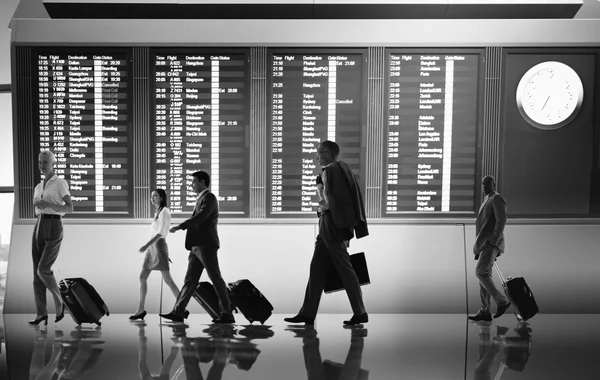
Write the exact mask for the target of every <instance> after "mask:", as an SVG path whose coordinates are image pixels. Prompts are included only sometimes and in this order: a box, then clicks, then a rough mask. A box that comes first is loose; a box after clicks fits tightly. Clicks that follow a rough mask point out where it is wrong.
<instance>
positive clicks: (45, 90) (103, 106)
mask: <svg viewBox="0 0 600 380" xmlns="http://www.w3.org/2000/svg"><path fill="white" fill-rule="evenodd" d="M99 51H100V50H99ZM99 51H94V52H89V50H87V49H86V50H84V49H77V48H73V49H64V48H63V49H48V50H43V49H39V50H36V51H35V53H34V57H35V58H34V60H33V61H34V66H33V67H34V70H33V74H34V89H33V90H34V92H37V95H35V94H34V98H35V101H34V112H35V116H34V119H37V121H38V125H39V149H40V150H46V149H49V150H51V151H53V152H54V153H55V155H56V165H55V173H56V174H57V175H58V176H60V177H63V178H65V179H66V180H67V182H68V183H69V186H70V191H71V199H72V200H73V206H74V210H75V213H76V214H77V213H83V214H97V213H105V214H129V213H130V210H129V204H130V202H129V199H130V188H129V180H128V178H129V174H128V173H129V168H130V158H129V157H130V156H129V154H128V151H129V149H128V144H129V141H128V126H129V118H130V116H129V114H130V111H131V110H130V106H129V101H130V99H129V54H128V53H127V51H125V50H121V52H118V51H119V49H112V50H111V52H110V53H102V52H99ZM115 51H117V52H115ZM36 160H37V157H36Z"/></svg>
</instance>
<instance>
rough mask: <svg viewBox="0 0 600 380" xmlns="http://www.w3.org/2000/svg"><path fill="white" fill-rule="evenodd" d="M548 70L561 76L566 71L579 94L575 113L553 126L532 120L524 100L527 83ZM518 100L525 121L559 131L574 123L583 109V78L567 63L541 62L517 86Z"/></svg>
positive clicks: (524, 75) (542, 127) (539, 127)
mask: <svg viewBox="0 0 600 380" xmlns="http://www.w3.org/2000/svg"><path fill="white" fill-rule="evenodd" d="M547 69H554V70H555V71H558V72H562V73H561V74H563V73H565V70H566V75H568V76H570V77H572V79H573V86H574V89H573V91H574V92H575V93H576V94H577V103H576V104H575V107H574V108H573V111H572V112H571V113H570V114H569V116H567V117H566V118H565V119H564V120H561V121H559V122H557V123H553V124H543V123H540V122H538V121H536V120H534V119H532V118H531V117H530V116H529V115H528V114H527V112H526V111H525V109H524V107H523V99H524V97H525V96H526V94H525V88H526V86H527V83H528V82H529V80H530V79H531V77H533V76H534V75H535V74H537V73H538V72H539V71H541V70H547ZM563 75H564V74H563ZM516 100H517V109H518V110H519V113H520V114H521V116H522V117H523V119H525V121H527V122H528V123H529V124H530V125H532V126H534V127H535V128H538V129H541V130H545V131H549V130H555V129H559V128H562V127H564V126H565V125H567V124H569V123H570V122H571V121H573V119H575V117H576V116H577V114H578V113H579V110H580V109H581V106H582V104H583V83H582V81H581V78H580V77H579V75H578V74H577V72H576V71H575V70H574V69H573V68H572V67H571V66H569V65H567V64H565V63H562V62H558V61H546V62H541V63H538V64H536V65H535V66H533V67H531V68H530V69H529V70H527V72H526V73H525V74H523V76H522V77H521V79H520V81H519V85H518V86H517V91H516Z"/></svg>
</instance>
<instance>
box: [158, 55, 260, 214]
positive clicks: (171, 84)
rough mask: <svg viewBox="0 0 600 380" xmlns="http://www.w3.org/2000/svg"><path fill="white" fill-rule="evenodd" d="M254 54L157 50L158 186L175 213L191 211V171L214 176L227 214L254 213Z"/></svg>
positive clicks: (215, 188) (222, 210) (213, 188)
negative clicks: (250, 135) (250, 138)
mask: <svg viewBox="0 0 600 380" xmlns="http://www.w3.org/2000/svg"><path fill="white" fill-rule="evenodd" d="M248 70H249V69H248V56H247V54H245V53H243V52H235V53H212V52H211V53H201V52H200V53H199V52H173V51H168V52H163V51H162V50H161V51H157V52H155V54H154V89H153V91H154V93H153V94H152V98H153V100H154V102H153V103H154V104H153V106H152V107H153V117H154V122H155V128H156V129H155V131H156V136H155V138H154V148H155V162H156V164H155V166H154V168H155V169H154V170H155V185H156V187H159V188H163V189H165V190H166V192H167V194H168V198H169V201H168V206H169V208H170V210H171V212H174V213H191V212H192V211H193V210H194V206H195V204H196V194H195V193H194V192H193V191H192V188H191V174H192V173H194V172H195V171H198V170H203V171H205V172H207V173H208V174H209V176H210V180H211V182H210V185H209V187H210V190H211V191H212V192H213V193H214V194H215V195H216V196H217V199H218V200H219V212H220V214H230V215H239V216H243V215H247V214H248V201H247V198H248V180H247V178H248V159H247V158H246V157H247V149H246V147H247V139H246V134H247V129H248V126H249V96H248V93H249V83H248V77H249V73H248Z"/></svg>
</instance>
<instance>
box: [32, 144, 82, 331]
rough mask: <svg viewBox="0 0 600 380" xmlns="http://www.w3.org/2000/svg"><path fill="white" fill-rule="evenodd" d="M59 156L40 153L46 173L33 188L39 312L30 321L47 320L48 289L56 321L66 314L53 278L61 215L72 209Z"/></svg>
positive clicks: (34, 284) (35, 292) (34, 289)
mask: <svg viewBox="0 0 600 380" xmlns="http://www.w3.org/2000/svg"><path fill="white" fill-rule="evenodd" d="M55 163H56V157H55V156H54V153H52V152H51V151H49V150H46V151H43V152H41V153H40V154H39V156H38V168H39V169H40V173H41V174H42V176H43V177H44V179H43V180H42V182H40V183H39V184H38V185H37V186H36V187H35V189H34V191H33V204H34V206H35V215H36V216H37V221H36V223H35V227H34V228H33V241H32V244H31V246H32V247H31V256H32V259H33V293H34V296H35V308H36V312H37V315H36V317H35V319H34V320H33V321H29V324H32V325H37V324H39V323H40V322H42V321H44V322H45V324H48V310H47V309H46V289H47V290H49V291H50V293H51V294H52V298H54V306H55V307H56V319H55V322H59V321H60V320H61V319H63V317H64V316H65V305H64V303H63V301H62V298H61V296H60V290H59V288H58V283H57V282H56V279H55V278H54V272H53V271H52V265H53V264H54V262H55V261H56V259H57V258H58V253H59V251H60V245H61V243H62V239H63V224H62V217H63V216H64V215H65V214H67V213H72V212H73V202H72V201H71V193H70V192H69V184H68V183H67V181H66V180H64V179H63V178H61V177H58V176H57V175H56V174H55V173H54V164H55Z"/></svg>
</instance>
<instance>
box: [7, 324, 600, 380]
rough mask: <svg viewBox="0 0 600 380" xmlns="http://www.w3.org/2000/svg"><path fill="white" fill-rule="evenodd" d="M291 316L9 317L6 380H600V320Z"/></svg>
mask: <svg viewBox="0 0 600 380" xmlns="http://www.w3.org/2000/svg"><path fill="white" fill-rule="evenodd" d="M285 316H287V315H273V316H271V318H270V319H269V320H268V321H267V323H266V324H265V326H261V325H260V324H258V325H257V324H256V323H255V324H254V325H250V324H249V323H247V321H246V320H245V319H244V318H243V317H242V316H241V315H239V316H237V322H238V323H237V324H235V325H233V326H227V325H213V324H210V323H209V317H208V316H207V315H205V314H201V315H192V316H191V317H190V319H188V320H187V323H186V324H185V325H184V324H167V323H163V324H161V322H162V321H161V320H160V318H159V317H158V316H157V315H148V316H146V320H145V322H130V321H129V320H128V319H127V315H110V316H108V317H105V318H103V319H102V326H101V327H96V326H95V325H85V324H84V325H83V326H82V327H78V326H77V325H76V324H75V323H74V322H73V320H72V319H70V317H69V316H66V317H65V319H64V320H63V321H61V322H60V323H59V324H58V325H54V324H53V323H52V321H51V322H50V324H49V325H48V327H47V328H46V327H43V326H42V327H31V326H28V325H27V320H28V319H30V317H31V316H30V315H14V314H13V315H11V314H8V315H5V316H4V330H3V331H4V334H5V344H2V345H1V346H0V348H1V350H2V351H1V352H0V379H10V380H21V379H30V380H41V379H53V380H59V379H86V380H88V379H89V380H95V379H102V380H104V379H110V380H120V379H164V380H168V379H170V380H173V379H180V380H183V379H186V380H192V379H194V380H196V379H209V380H213V379H223V380H230V379H231V380H235V379H250V380H252V379H256V380H259V379H260V380H271V379H281V380H300V379H302V380H307V379H308V380H329V379H343V380H350V379H351V380H355V379H360V380H366V379H370V380H396V379H428V380H432V379H444V380H445V379H527V380H536V379H577V380H585V379H590V380H591V379H595V380H597V379H600V315H544V314H541V315H537V316H535V317H534V318H533V319H532V320H531V321H530V323H529V324H521V325H520V324H518V323H517V322H516V319H515V318H514V315H508V314H507V315H504V316H503V317H501V318H500V319H499V320H497V321H494V322H493V323H489V322H487V323H485V322H484V323H474V322H467V321H466V316H465V315H458V314H435V315H433V314H426V315H416V314H410V315H405V314H379V315H377V314H374V315H370V322H369V323H368V324H365V325H364V326H359V327H354V328H351V329H348V328H344V327H342V320H343V319H345V318H346V317H348V316H346V315H339V314H326V315H319V316H318V318H317V321H316V323H315V325H314V328H306V327H304V326H302V325H288V324H287V323H286V322H284V321H283V317H285ZM50 317H51V319H52V318H53V317H54V316H50ZM0 331H2V330H1V328H0Z"/></svg>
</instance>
